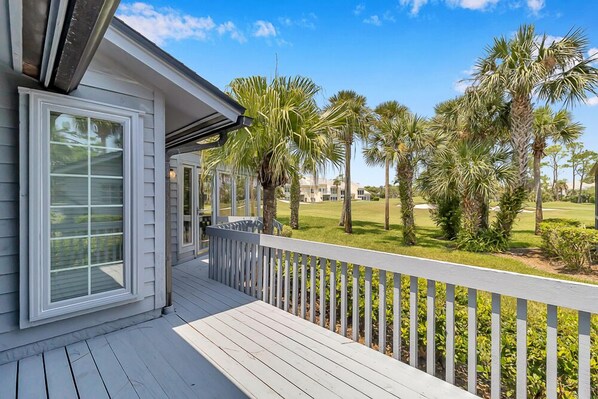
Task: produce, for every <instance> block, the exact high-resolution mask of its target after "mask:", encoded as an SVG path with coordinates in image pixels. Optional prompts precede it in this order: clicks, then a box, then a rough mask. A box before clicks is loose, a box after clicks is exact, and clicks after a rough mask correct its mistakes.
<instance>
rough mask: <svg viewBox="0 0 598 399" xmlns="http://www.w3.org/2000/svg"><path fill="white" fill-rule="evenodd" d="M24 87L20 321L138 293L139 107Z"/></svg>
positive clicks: (105, 304) (140, 227)
mask: <svg viewBox="0 0 598 399" xmlns="http://www.w3.org/2000/svg"><path fill="white" fill-rule="evenodd" d="M22 94H23V93H22ZM26 94H28V97H29V123H30V126H29V131H28V141H27V142H26V143H25V144H27V145H28V148H29V152H28V157H29V160H28V167H29V174H28V176H29V181H28V187H29V202H28V206H29V230H28V232H27V236H28V245H29V262H28V263H29V265H28V269H29V270H28V271H29V273H28V274H29V282H28V286H29V314H28V318H27V320H28V322H31V323H35V322H40V321H42V320H43V321H50V320H53V319H56V318H64V317H68V316H72V315H76V314H81V313H86V312H90V311H93V310H94V309H99V308H105V307H108V306H114V305H117V304H122V303H124V302H128V301H133V300H138V299H140V297H141V296H140V294H139V291H140V289H139V286H140V281H141V279H140V276H139V273H140V266H139V261H140V259H141V256H142V243H143V237H142V235H141V234H142V233H143V175H142V174H143V153H142V152H141V150H140V149H139V148H140V147H141V148H143V146H140V144H139V143H141V142H142V141H143V124H142V119H141V117H140V114H139V113H137V112H135V111H130V110H126V109H122V108H118V107H112V106H110V105H105V104H98V103H92V102H90V101H85V100H80V99H74V98H72V97H67V96H60V95H53V94H48V93H42V92H37V91H28V92H27V93H26ZM24 148H27V147H24ZM25 176H27V174H25ZM22 320H23V318H22Z"/></svg>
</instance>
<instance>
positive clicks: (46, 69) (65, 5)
mask: <svg viewBox="0 0 598 399" xmlns="http://www.w3.org/2000/svg"><path fill="white" fill-rule="evenodd" d="M118 4H119V0H9V12H10V25H11V27H10V34H11V38H10V43H11V50H12V59H13V69H14V70H15V71H17V72H20V73H23V74H25V75H28V76H30V77H32V78H35V79H37V80H39V81H40V82H41V83H42V84H43V85H44V86H45V87H47V88H51V89H54V90H58V91H61V92H64V93H69V92H71V91H72V90H74V89H75V88H76V87H77V85H78V84H79V82H80V81H81V79H82V77H83V74H84V73H85V71H86V70H87V67H88V66H89V63H90V62H91V60H92V58H93V56H94V54H95V51H96V49H97V47H98V45H99V44H100V42H101V41H102V38H103V37H104V33H105V32H106V29H107V28H108V26H109V24H110V21H111V20H112V17H113V16H114V13H115V12H116V8H117V7H118Z"/></svg>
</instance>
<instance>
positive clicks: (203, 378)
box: [0, 261, 474, 399]
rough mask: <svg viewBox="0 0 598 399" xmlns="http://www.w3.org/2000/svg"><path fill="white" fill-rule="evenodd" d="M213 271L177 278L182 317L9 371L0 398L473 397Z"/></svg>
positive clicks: (191, 269)
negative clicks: (220, 280)
mask: <svg viewBox="0 0 598 399" xmlns="http://www.w3.org/2000/svg"><path fill="white" fill-rule="evenodd" d="M206 269H207V267H206V264H202V263H199V262H197V261H195V262H193V263H188V264H186V265H179V266H177V267H176V268H175V269H174V270H173V287H174V293H173V298H174V308H175V313H171V314H168V315H165V316H163V317H161V318H159V319H155V320H151V321H148V322H145V323H142V324H138V325H136V326H132V327H129V328H126V329H123V330H120V331H115V332H112V333H109V334H106V335H102V336H99V337H96V338H92V339H88V340H87V341H81V342H78V343H75V344H72V345H69V346H67V347H62V348H58V349H55V350H52V351H49V352H46V353H44V354H41V355H37V356H31V357H28V358H25V359H22V360H20V361H18V362H13V363H8V364H4V365H0V398H2V399H4V398H5V397H6V398H13V397H17V393H18V397H25V398H30V397H31V398H44V397H50V398H70V397H74V398H76V397H77V396H78V397H80V398H88V397H93V398H101V397H110V398H117V399H124V398H167V397H169V398H185V397H191V398H193V397H201V398H214V399H223V398H244V397H253V398H282V397H284V398H297V397H306V398H308V397H314V398H320V397H325V398H335V397H342V398H348V399H350V398H396V397H399V398H406V399H410V398H414V399H415V398H417V399H419V398H463V397H465V398H467V397H474V396H472V395H471V394H469V393H468V392H466V391H464V390H461V389H459V388H456V387H454V386H451V385H449V384H447V383H444V382H442V381H440V380H438V379H436V378H434V377H432V376H431V375H428V374H426V373H424V372H422V371H420V370H417V369H414V368H411V367H409V366H407V365H406V364H403V363H401V362H398V361H396V360H394V359H392V358H390V357H389V356H386V355H385V354H382V353H379V352H377V351H374V350H372V349H369V348H367V347H365V346H363V345H361V344H358V343H355V342H353V341H352V340H350V339H349V338H347V337H344V336H342V335H339V334H336V333H335V332H332V331H329V330H327V329H324V328H321V327H319V326H317V325H315V324H313V323H311V322H309V321H307V320H303V319H301V318H299V317H296V316H293V315H292V314H290V313H287V312H285V311H283V310H281V309H279V308H276V307H274V306H272V305H269V304H267V303H264V302H262V301H258V300H256V299H254V298H252V297H250V296H247V295H245V294H243V293H241V292H239V291H237V290H234V289H232V288H230V287H227V286H225V285H223V284H220V283H217V282H215V281H213V280H209V279H208V278H207V272H206ZM17 387H18V388H17ZM17 390H18V392H17Z"/></svg>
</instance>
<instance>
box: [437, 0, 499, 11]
mask: <svg viewBox="0 0 598 399" xmlns="http://www.w3.org/2000/svg"><path fill="white" fill-rule="evenodd" d="M498 1H499V0H447V4H448V5H449V6H452V7H460V8H465V9H468V10H485V9H487V8H488V7H491V6H493V5H495V4H496V3H498Z"/></svg>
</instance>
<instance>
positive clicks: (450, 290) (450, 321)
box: [445, 284, 455, 384]
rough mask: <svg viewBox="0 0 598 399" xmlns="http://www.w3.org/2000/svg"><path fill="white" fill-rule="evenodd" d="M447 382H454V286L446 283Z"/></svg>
mask: <svg viewBox="0 0 598 399" xmlns="http://www.w3.org/2000/svg"><path fill="white" fill-rule="evenodd" d="M445 379H446V381H447V382H448V383H450V384H454V383H455V286H454V285H453V284H447V285H446V376H445Z"/></svg>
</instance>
